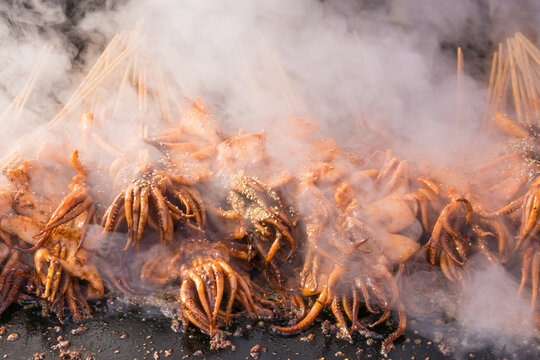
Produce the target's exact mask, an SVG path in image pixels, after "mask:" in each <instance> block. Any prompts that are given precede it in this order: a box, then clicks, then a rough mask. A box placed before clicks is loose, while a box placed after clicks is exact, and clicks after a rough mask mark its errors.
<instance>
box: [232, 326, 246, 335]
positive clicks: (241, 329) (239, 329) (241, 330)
mask: <svg viewBox="0 0 540 360" xmlns="http://www.w3.org/2000/svg"><path fill="white" fill-rule="evenodd" d="M242 335H244V329H243V328H241V327H238V328H237V329H236V330H235V332H234V334H233V336H242Z"/></svg>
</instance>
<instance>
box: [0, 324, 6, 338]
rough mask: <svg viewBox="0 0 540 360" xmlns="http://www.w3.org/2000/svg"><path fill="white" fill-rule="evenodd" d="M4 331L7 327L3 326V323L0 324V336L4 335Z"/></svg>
mask: <svg viewBox="0 0 540 360" xmlns="http://www.w3.org/2000/svg"><path fill="white" fill-rule="evenodd" d="M6 331H7V328H6V327H5V325H2V326H0V336H4V334H5V333H6Z"/></svg>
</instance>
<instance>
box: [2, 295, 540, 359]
mask: <svg viewBox="0 0 540 360" xmlns="http://www.w3.org/2000/svg"><path fill="white" fill-rule="evenodd" d="M95 308H96V309H95V310H94V316H93V318H91V319H87V320H86V321H84V322H83V323H81V324H77V323H75V322H73V321H70V320H68V321H67V322H66V323H65V324H61V323H60V322H59V321H58V320H56V319H55V318H54V317H43V316H42V315H41V309H40V308H39V307H31V308H26V309H25V308H23V307H22V306H20V305H13V306H12V307H10V309H8V310H7V311H6V312H5V313H4V314H3V315H2V317H1V318H0V323H1V325H3V326H5V331H3V330H2V331H1V332H3V334H2V335H1V336H0V358H1V359H3V358H7V359H20V360H26V359H34V356H35V355H36V354H44V357H43V358H44V359H62V358H65V359H70V357H69V354H71V355H77V353H80V358H81V359H138V360H142V359H184V358H186V359H188V358H189V359H253V358H254V357H252V356H251V351H252V349H253V347H254V346H256V345H259V346H260V351H259V352H260V356H259V359H323V358H324V359H336V360H340V359H341V360H345V359H351V360H352V359H379V358H383V357H382V355H381V354H380V352H379V351H380V348H381V343H380V341H378V340H373V339H367V338H364V337H362V336H360V335H359V334H356V335H355V336H354V344H351V343H349V342H348V341H346V340H342V339H339V338H336V336H335V334H325V333H324V332H323V331H322V326H321V324H322V322H323V321H324V320H332V318H331V316H329V314H325V315H323V316H322V317H321V319H318V320H317V321H316V323H315V324H314V325H313V326H311V327H310V328H309V329H307V330H306V331H305V332H303V333H301V334H299V335H294V336H284V335H279V334H276V333H274V332H272V330H271V328H270V324H271V323H275V321H264V322H261V321H255V320H249V319H239V320H237V321H235V322H234V324H233V326H232V327H231V328H230V329H228V331H229V332H230V335H228V336H227V338H228V340H230V341H231V343H232V345H233V347H228V348H226V349H221V350H212V349H211V346H210V339H209V337H208V336H207V335H204V334H202V333H201V332H200V331H199V330H198V329H196V328H195V327H192V326H191V327H189V328H188V329H187V330H186V331H185V332H180V333H179V332H175V331H174V330H173V328H172V327H171V323H172V322H171V319H169V318H167V317H165V316H164V315H163V314H161V312H160V311H159V310H158V309H157V308H155V307H150V306H144V307H141V306H139V305H131V304H126V303H123V302H120V301H118V300H115V301H113V300H103V301H101V302H98V303H97V304H95ZM80 326H84V327H85V328H87V330H86V331H85V332H84V333H82V334H74V333H72V331H73V330H75V329H78V328H80ZM14 333H16V334H18V335H19V336H18V339H17V340H12V341H10V340H8V338H13V337H14V335H12V334H14ZM235 333H236V334H235ZM10 335H11V336H10ZM15 337H16V336H15ZM62 341H64V343H62ZM65 341H67V342H65ZM455 341H456V339H441V338H439V339H437V341H435V340H428V339H426V338H424V337H422V336H420V335H418V332H417V331H415V322H414V319H412V320H411V321H410V324H409V326H408V327H407V330H406V332H405V334H404V335H403V336H402V337H401V338H400V339H398V340H397V341H396V343H395V345H396V346H395V349H394V350H392V351H391V352H390V354H389V357H388V358H389V359H410V360H426V359H430V360H437V359H441V360H445V359H456V358H460V359H475V360H480V359H539V358H540V342H535V343H533V344H530V343H528V344H523V345H522V346H521V347H520V349H519V351H518V352H497V353H494V352H492V351H491V350H490V349H483V350H481V351H478V352H472V353H469V352H463V351H461V349H460V348H459V347H456V349H457V350H458V352H455V353H454V352H452V350H453V349H452V346H451V345H449V344H452V343H454V344H455ZM457 344H458V345H459V339H457ZM55 347H56V348H55ZM265 349H266V350H265ZM63 351H64V352H66V353H65V354H64V356H65V357H61V355H62V352H63ZM69 352H71V353H69ZM167 354H170V355H169V356H167ZM38 358H39V357H38ZM75 359H77V357H75Z"/></svg>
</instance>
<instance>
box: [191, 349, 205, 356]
mask: <svg viewBox="0 0 540 360" xmlns="http://www.w3.org/2000/svg"><path fill="white" fill-rule="evenodd" d="M203 355H204V353H203V352H202V351H201V350H197V351H195V352H194V353H193V356H203Z"/></svg>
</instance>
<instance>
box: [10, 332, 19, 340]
mask: <svg viewBox="0 0 540 360" xmlns="http://www.w3.org/2000/svg"><path fill="white" fill-rule="evenodd" d="M19 338H20V335H19V334H18V333H16V332H13V333H11V334H9V335H8V336H7V341H17V340H19Z"/></svg>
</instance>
